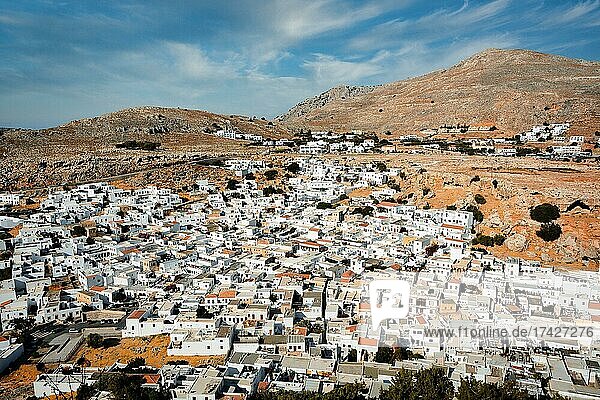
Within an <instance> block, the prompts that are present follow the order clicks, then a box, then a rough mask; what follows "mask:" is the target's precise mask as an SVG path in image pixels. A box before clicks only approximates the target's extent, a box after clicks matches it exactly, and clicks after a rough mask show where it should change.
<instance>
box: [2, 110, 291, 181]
mask: <svg viewBox="0 0 600 400" xmlns="http://www.w3.org/2000/svg"><path fill="white" fill-rule="evenodd" d="M219 129H230V130H234V131H239V132H243V133H251V134H258V135H261V136H263V137H265V138H285V137H287V136H288V134H287V131H285V130H283V129H282V128H281V127H279V126H277V124H274V123H273V122H271V121H266V120H263V119H257V118H249V117H244V116H238V115H230V116H224V115H219V114H214V113H210V112H207V111H200V110H187V109H180V108H164V107H137V108H128V109H124V110H120V111H116V112H113V113H109V114H104V115H100V116H98V117H93V118H84V119H79V120H75V121H71V122H69V123H67V124H64V125H61V126H58V127H54V128H48V129H41V130H25V129H6V130H4V131H2V134H1V135H0V168H1V169H2V170H3V171H4V172H5V174H3V176H2V177H0V190H7V189H8V190H15V189H23V188H35V187H42V186H46V185H56V184H64V183H72V182H82V181H88V180H98V179H103V178H107V177H110V176H118V175H122V174H130V173H134V172H139V171H149V170H151V169H155V168H158V167H164V166H173V165H175V164H181V163H189V162H190V160H191V161H196V160H198V159H201V158H203V157H213V156H219V155H230V154H237V155H244V154H252V153H254V152H256V150H255V149H252V148H250V147H248V146H247V144H248V142H245V141H240V140H229V139H224V138H221V137H217V136H215V135H214V132H216V131H217V130H219ZM132 141H136V142H140V143H149V144H155V143H156V144H160V146H159V148H158V150H157V151H141V150H128V149H123V148H117V145H118V144H120V143H124V142H132ZM190 171H191V170H190Z"/></svg>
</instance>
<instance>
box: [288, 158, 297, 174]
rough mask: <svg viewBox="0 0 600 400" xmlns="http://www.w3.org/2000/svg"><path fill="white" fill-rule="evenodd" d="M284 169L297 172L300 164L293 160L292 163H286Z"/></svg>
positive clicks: (293, 172)
mask: <svg viewBox="0 0 600 400" xmlns="http://www.w3.org/2000/svg"><path fill="white" fill-rule="evenodd" d="M286 169H287V170H288V171H290V172H291V173H292V174H297V173H298V172H300V165H299V164H298V163H297V162H295V161H294V162H293V163H290V164H288V166H287V167H286Z"/></svg>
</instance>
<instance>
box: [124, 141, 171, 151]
mask: <svg viewBox="0 0 600 400" xmlns="http://www.w3.org/2000/svg"><path fill="white" fill-rule="evenodd" d="M115 147H116V148H117V149H127V150H146V151H154V150H158V148H159V147H160V143H159V142H145V141H137V140H127V141H125V142H123V143H117V144H116V145H115Z"/></svg>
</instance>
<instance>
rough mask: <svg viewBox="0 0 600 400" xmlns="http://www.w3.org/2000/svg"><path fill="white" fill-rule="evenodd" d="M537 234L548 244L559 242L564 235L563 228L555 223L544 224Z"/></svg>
mask: <svg viewBox="0 0 600 400" xmlns="http://www.w3.org/2000/svg"><path fill="white" fill-rule="evenodd" d="M535 234H536V235H537V236H538V237H540V238H542V239H543V240H544V241H546V242H553V241H555V240H557V239H558V238H559V237H560V235H561V234H562V228H561V227H560V225H558V224H557V223H555V222H550V223H547V224H542V226H541V227H540V229H539V230H538V231H536V232H535Z"/></svg>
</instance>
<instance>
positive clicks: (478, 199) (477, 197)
mask: <svg viewBox="0 0 600 400" xmlns="http://www.w3.org/2000/svg"><path fill="white" fill-rule="evenodd" d="M475 202H476V203H477V204H485V203H487V201H486V200H485V197H483V196H482V195H480V194H479V193H477V194H476V195H475Z"/></svg>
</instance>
